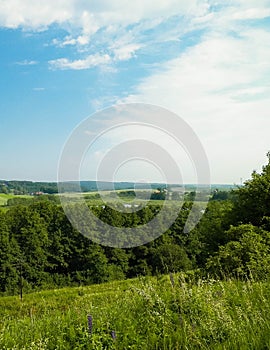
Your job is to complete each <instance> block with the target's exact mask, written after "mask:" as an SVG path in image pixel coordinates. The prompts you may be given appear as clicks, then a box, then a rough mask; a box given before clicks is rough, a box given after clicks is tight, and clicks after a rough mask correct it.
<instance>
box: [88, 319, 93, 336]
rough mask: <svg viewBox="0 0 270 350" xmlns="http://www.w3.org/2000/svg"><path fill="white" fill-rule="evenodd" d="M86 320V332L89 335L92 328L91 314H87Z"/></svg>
mask: <svg viewBox="0 0 270 350" xmlns="http://www.w3.org/2000/svg"><path fill="white" fill-rule="evenodd" d="M87 321H88V332H89V334H90V335H91V334H92V329H93V318H92V316H91V315H88V316H87Z"/></svg>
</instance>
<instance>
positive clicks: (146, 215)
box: [0, 155, 270, 295]
mask: <svg viewBox="0 0 270 350" xmlns="http://www.w3.org/2000/svg"><path fill="white" fill-rule="evenodd" d="M224 197H225V198H224ZM212 199H213V200H211V201H210V202H209V203H208V206H207V209H206V211H205V214H204V216H203V217H202V219H201V220H200V222H199V224H198V225H197V226H196V227H195V228H194V229H193V230H192V231H190V232H189V233H184V226H185V223H186V220H187V217H188V215H189V213H190V210H191V208H192V202H191V201H186V202H185V203H184V204H183V206H182V209H181V210H180V212H179V214H178V216H177V218H176V220H175V221H174V223H173V224H172V225H171V227H170V228H169V229H167V230H166V232H164V233H163V234H162V235H161V236H160V237H159V238H157V239H155V240H153V241H151V242H149V243H147V244H145V245H142V246H138V247H135V248H129V249H128V248H126V249H119V248H111V247H106V246H102V245H98V244H96V243H94V242H92V241H91V240H89V239H88V238H86V237H85V236H83V235H82V234H80V233H79V232H78V231H76V229H74V228H73V227H72V225H71V224H70V222H69V221H68V219H67V217H66V215H65V213H64V211H63V209H62V207H61V206H60V205H59V203H58V200H52V198H51V197H47V198H46V197H45V198H43V199H41V198H39V199H36V200H34V201H31V202H29V201H28V202H27V204H26V203H24V202H23V201H21V202H20V203H13V204H15V205H13V206H10V207H9V208H8V210H5V211H0V293H1V294H2V295H3V294H15V293H18V292H19V289H20V288H22V287H23V289H24V290H25V291H31V290H34V289H42V288H54V287H61V286H69V285H82V284H91V283H101V282H106V281H111V280H115V279H125V278H131V277H135V276H138V275H155V274H161V273H168V272H177V271H186V273H187V274H189V275H200V276H202V275H205V276H209V275H212V276H215V277H218V278H224V277H226V278H227V277H237V278H243V279H245V278H254V279H266V278H268V277H269V273H270V207H269V202H270V159H269V155H268V164H267V165H266V166H264V167H263V169H262V172H261V173H256V172H253V173H252V176H251V179H250V180H248V181H247V182H246V183H245V184H244V185H243V186H241V187H239V188H238V189H236V190H232V191H231V192H229V193H228V195H225V194H224V193H219V194H218V193H216V197H214V196H213V198H212ZM78 205H80V204H78ZM161 207H162V204H156V205H152V204H150V205H148V206H146V207H144V208H141V209H140V210H138V211H136V212H128V211H127V212H122V213H120V212H119V211H117V210H116V209H115V210H114V209H113V208H111V207H110V206H106V205H98V206H90V204H89V210H93V211H94V213H95V215H96V216H98V217H99V218H100V219H102V220H103V221H104V222H107V223H109V224H110V225H112V226H117V227H121V226H123V227H137V226H138V227H139V226H140V225H142V224H144V223H147V222H148V221H149V220H151V219H152V218H153V217H155V215H156V214H157V212H159V210H160V209H161ZM198 210H200V207H199V206H198ZM168 215H169V213H168ZM160 225H161V226H160V229H161V230H162V222H161V223H160ZM161 232H162V231H161Z"/></svg>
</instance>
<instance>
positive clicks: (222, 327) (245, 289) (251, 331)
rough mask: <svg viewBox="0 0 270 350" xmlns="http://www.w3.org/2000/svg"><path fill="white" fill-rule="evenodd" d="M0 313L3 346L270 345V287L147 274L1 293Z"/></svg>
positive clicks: (63, 347)
mask: <svg viewBox="0 0 270 350" xmlns="http://www.w3.org/2000/svg"><path fill="white" fill-rule="evenodd" d="M88 315H91V317H92V321H91V322H90V325H89V324H88V322H87V316H88ZM0 317H1V323H0V324H1V326H0V327H1V330H0V348H1V349H3V350H4V349H27V350H30V349H32V350H33V349H36V350H42V349H63V350H64V349H65V350H66V349H72V350H73V349H119V350H120V349H123V350H124V349H172V350H177V349H226V350H227V349H241V350H242V349H249V350H250V349H254V350H255V349H256V350H259V349H269V348H270V337H269V334H270V284H269V283H266V282H249V281H247V282H239V281H235V282H233V281H225V282H221V281H215V280H208V281H207V280H199V281H197V282H193V283H191V282H186V281H185V278H184V275H181V274H177V275H176V274H175V275H171V276H170V277H169V276H161V277H158V278H154V277H151V278H150V277H149V278H148V277H147V278H143V279H134V280H127V281H121V282H120V281H119V282H111V283H106V284H102V285H92V286H89V287H78V288H64V289H59V290H51V291H43V292H38V293H34V294H28V295H25V296H24V298H23V301H22V302H21V301H20V299H19V298H18V297H2V298H0ZM91 323H92V325H91ZM89 327H90V329H89Z"/></svg>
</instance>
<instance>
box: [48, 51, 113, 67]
mask: <svg viewBox="0 0 270 350" xmlns="http://www.w3.org/2000/svg"><path fill="white" fill-rule="evenodd" d="M110 61H111V58H110V56H109V55H107V54H105V55H100V54H96V55H90V56H88V57H86V58H85V59H80V60H74V61H71V60H69V59H67V58H58V59H56V60H51V61H49V64H50V66H51V68H52V69H75V70H82V69H88V68H92V67H96V66H100V65H105V64H108V63H109V62H110Z"/></svg>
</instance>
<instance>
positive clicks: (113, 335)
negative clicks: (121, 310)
mask: <svg viewBox="0 0 270 350" xmlns="http://www.w3.org/2000/svg"><path fill="white" fill-rule="evenodd" d="M111 334H112V338H113V340H115V339H116V332H115V331H112V333H111Z"/></svg>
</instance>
